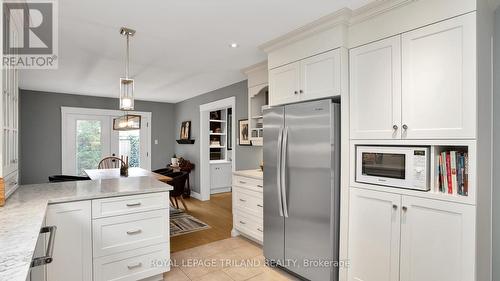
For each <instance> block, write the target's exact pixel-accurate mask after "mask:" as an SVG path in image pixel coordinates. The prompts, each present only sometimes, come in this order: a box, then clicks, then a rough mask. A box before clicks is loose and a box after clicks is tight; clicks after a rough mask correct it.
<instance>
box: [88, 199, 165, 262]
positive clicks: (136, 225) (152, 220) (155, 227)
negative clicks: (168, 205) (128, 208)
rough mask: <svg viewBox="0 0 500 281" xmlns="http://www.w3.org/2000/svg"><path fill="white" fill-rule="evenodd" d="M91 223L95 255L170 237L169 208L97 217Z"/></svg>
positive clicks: (130, 248) (150, 243) (153, 242)
mask: <svg viewBox="0 0 500 281" xmlns="http://www.w3.org/2000/svg"><path fill="white" fill-rule="evenodd" d="M92 226H93V237H94V239H93V242H94V243H93V244H94V246H93V248H94V257H102V256H106V255H110V254H114V253H118V252H123V251H128V250H132V249H137V248H141V247H145V246H149V245H153V244H158V243H164V242H168V241H169V227H170V226H169V210H168V209H167V210H157V211H150V212H144V213H138V214H131V215H124V216H117V217H109V218H102V219H96V220H94V221H93V222H92Z"/></svg>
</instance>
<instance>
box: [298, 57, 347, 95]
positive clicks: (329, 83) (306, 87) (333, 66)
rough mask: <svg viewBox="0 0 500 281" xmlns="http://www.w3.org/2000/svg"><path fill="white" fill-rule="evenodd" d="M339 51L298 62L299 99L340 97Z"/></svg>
mask: <svg viewBox="0 0 500 281" xmlns="http://www.w3.org/2000/svg"><path fill="white" fill-rule="evenodd" d="M340 71H341V69H340V49H335V50H332V51H329V52H326V53H324V54H320V55H317V56H313V57H310V58H307V59H304V60H302V61H301V62H300V90H299V92H300V94H301V95H300V99H301V100H313V99H319V98H324V97H332V96H338V95H340Z"/></svg>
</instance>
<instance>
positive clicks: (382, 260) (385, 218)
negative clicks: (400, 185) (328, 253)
mask: <svg viewBox="0 0 500 281" xmlns="http://www.w3.org/2000/svg"><path fill="white" fill-rule="evenodd" d="M349 200H350V203H349V206H350V210H349V260H350V268H349V273H348V276H349V277H348V280H349V281H397V280H399V238H400V237H399V231H400V223H399V219H400V212H399V210H400V206H401V196H400V195H397V194H392V193H383V192H376V191H369V190H361V189H355V188H351V192H350V199H349Z"/></svg>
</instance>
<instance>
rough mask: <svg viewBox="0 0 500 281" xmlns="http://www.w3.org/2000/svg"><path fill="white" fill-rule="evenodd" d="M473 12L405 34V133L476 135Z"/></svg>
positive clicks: (438, 136)
mask: <svg viewBox="0 0 500 281" xmlns="http://www.w3.org/2000/svg"><path fill="white" fill-rule="evenodd" d="M475 20H476V16H475V14H468V15H464V16H460V17H457V18H454V19H450V20H447V21H443V22H440V23H436V24H433V25H430V26H427V27H423V28H420V29H417V30H414V31H411V32H408V33H405V34H403V37H402V38H403V39H402V56H403V64H402V65H403V77H402V78H403V98H402V112H403V118H402V124H403V126H405V127H407V129H406V130H403V135H402V137H403V138H408V139H448V138H459V139H461V138H475V136H476V129H475V127H476V40H475V38H476V30H475V26H476V24H475Z"/></svg>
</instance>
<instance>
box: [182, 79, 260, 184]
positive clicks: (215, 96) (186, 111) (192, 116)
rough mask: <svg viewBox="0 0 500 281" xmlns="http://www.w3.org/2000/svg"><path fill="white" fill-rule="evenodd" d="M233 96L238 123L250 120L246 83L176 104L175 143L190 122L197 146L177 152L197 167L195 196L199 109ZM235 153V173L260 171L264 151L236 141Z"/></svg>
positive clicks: (195, 181) (194, 180)
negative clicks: (184, 123) (258, 169)
mask: <svg viewBox="0 0 500 281" xmlns="http://www.w3.org/2000/svg"><path fill="white" fill-rule="evenodd" d="M233 96H234V97H236V109H235V110H234V112H233V114H235V115H234V116H235V119H236V123H237V122H238V120H240V119H247V118H248V113H247V112H248V88H247V81H246V80H245V81H242V82H238V83H236V84H233V85H229V86H227V87H224V88H221V89H218V90H215V91H212V92H208V93H206V94H203V95H200V96H196V97H194V98H191V99H188V100H185V101H182V102H180V103H177V104H175V129H176V134H175V137H174V139H176V138H178V133H179V130H180V127H181V123H182V121H191V137H192V138H193V139H195V144H177V143H175V152H176V154H177V156H178V157H184V158H185V159H188V160H190V161H191V162H193V163H194V164H195V169H194V171H193V172H192V173H191V189H192V190H193V191H195V192H198V193H199V192H200V168H199V165H200V143H199V140H200V137H199V136H200V105H202V104H205V103H209V102H213V101H216V100H220V99H224V98H228V97H233ZM236 127H237V126H236ZM233 149H236V163H235V164H236V170H243V169H255V168H257V167H259V163H260V160H261V159H262V148H261V147H252V146H239V145H238V141H236V143H235V144H233Z"/></svg>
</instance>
